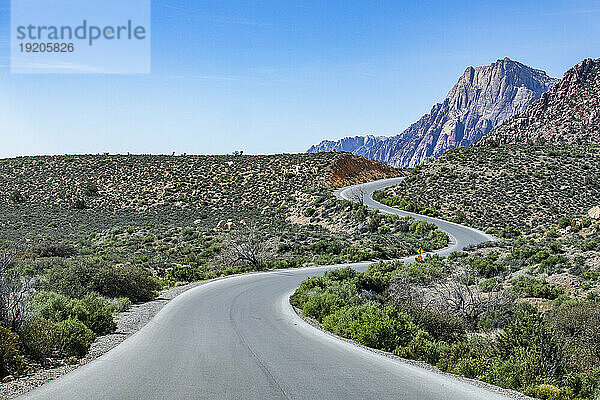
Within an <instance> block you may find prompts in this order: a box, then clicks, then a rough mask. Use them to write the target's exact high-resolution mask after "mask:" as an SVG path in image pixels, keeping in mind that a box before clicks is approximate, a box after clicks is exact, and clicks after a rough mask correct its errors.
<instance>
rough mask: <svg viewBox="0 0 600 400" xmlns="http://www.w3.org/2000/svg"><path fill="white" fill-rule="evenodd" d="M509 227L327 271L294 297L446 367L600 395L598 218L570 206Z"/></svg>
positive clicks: (497, 381)
mask: <svg viewBox="0 0 600 400" xmlns="http://www.w3.org/2000/svg"><path fill="white" fill-rule="evenodd" d="M582 221H583V224H582V223H581V222H582ZM588 222H589V223H588ZM509 236H511V237H507V238H504V239H501V240H499V241H497V242H490V243H486V244H482V245H480V246H477V247H475V248H472V249H468V250H467V251H465V252H457V253H453V254H452V255H451V256H450V257H448V258H439V257H431V256H429V257H426V258H425V259H424V260H422V261H416V262H415V263H412V264H404V263H402V262H379V263H375V264H371V265H370V266H369V267H368V269H367V271H366V272H364V273H358V272H356V271H354V270H353V269H351V268H346V269H340V270H336V271H333V272H329V273H326V274H325V275H324V276H320V277H314V278H309V279H307V280H306V281H305V282H303V283H302V285H301V286H300V287H299V288H298V290H296V292H295V293H294V294H293V295H292V297H291V299H290V301H291V303H292V304H293V305H294V306H295V307H297V308H298V309H299V310H300V311H301V312H302V313H303V314H304V315H305V316H306V317H310V318H313V319H315V320H316V321H318V322H319V323H320V324H321V325H322V327H323V328H324V329H326V330H329V331H331V332H333V333H335V334H337V335H340V336H343V337H346V338H349V339H352V340H354V341H356V342H357V343H360V344H363V345H365V346H369V347H373V348H377V349H381V350H384V351H388V352H391V353H393V354H395V355H398V356H400V357H404V358H408V359H412V360H420V361H424V362H427V363H429V364H432V365H435V366H437V367H438V368H439V369H440V370H442V371H445V372H450V373H453V374H458V375H463V376H466V377H469V378H474V379H479V380H482V381H485V382H488V383H491V384H494V385H498V386H502V387H505V388H510V389H514V390H518V391H521V392H523V393H525V394H527V395H530V396H533V397H537V398H541V399H597V398H598V396H599V395H600V335H599V334H598V332H600V225H599V222H598V221H595V222H594V221H588V219H587V218H586V217H578V218H562V219H561V220H560V222H559V223H558V224H557V225H555V226H552V227H551V228H549V229H548V230H547V231H545V232H544V233H543V234H530V235H522V234H520V233H514V232H513V234H512V235H509Z"/></svg>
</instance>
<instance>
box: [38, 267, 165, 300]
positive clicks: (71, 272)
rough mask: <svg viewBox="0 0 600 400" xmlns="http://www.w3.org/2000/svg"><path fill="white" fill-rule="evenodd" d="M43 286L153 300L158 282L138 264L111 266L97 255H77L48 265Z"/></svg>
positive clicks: (75, 293)
mask: <svg viewBox="0 0 600 400" xmlns="http://www.w3.org/2000/svg"><path fill="white" fill-rule="evenodd" d="M44 287H45V288H46V289H48V290H51V291H55V292H59V293H63V294H65V295H68V296H70V297H76V298H81V297H83V296H85V295H86V294H88V293H90V292H97V293H99V294H101V295H103V296H106V297H113V298H117V297H128V298H129V299H130V300H131V301H133V302H138V301H148V300H152V299H153V298H154V297H155V296H156V293H157V291H158V290H159V289H160V283H159V281H158V280H157V279H156V278H154V277H152V276H151V275H150V273H149V272H148V271H146V270H145V269H142V268H140V267H137V266H133V265H120V266H116V265H114V266H113V265H110V264H109V263H107V262H105V261H102V260H99V259H78V260H67V261H66V262H65V263H64V264H62V265H57V266H55V267H54V268H52V269H50V270H49V271H48V272H47V274H46V279H45V283H44Z"/></svg>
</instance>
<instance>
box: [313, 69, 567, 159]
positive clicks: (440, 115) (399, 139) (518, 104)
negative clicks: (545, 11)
mask: <svg viewBox="0 0 600 400" xmlns="http://www.w3.org/2000/svg"><path fill="white" fill-rule="evenodd" d="M554 82H555V79H553V78H551V77H549V76H548V75H547V74H546V73H545V72H543V71H540V70H536V69H533V68H530V67H527V66H525V65H523V64H521V63H518V62H516V61H512V60H510V59H508V58H505V59H502V60H498V61H496V62H495V63H493V64H492V65H489V66H485V67H477V68H473V67H469V68H467V69H466V70H465V72H464V74H463V75H462V76H461V77H460V79H459V80H458V82H457V83H456V85H454V87H453V88H452V89H451V90H450V92H449V93H448V96H447V97H446V99H445V100H444V101H443V102H442V103H438V104H436V105H434V106H433V108H432V109H431V111H430V113H429V114H427V115H425V116H423V117H422V118H421V119H420V120H419V121H417V122H416V123H414V124H412V125H411V126H410V127H409V128H408V129H406V130H405V131H404V132H403V133H401V134H399V135H397V136H393V137H381V136H380V137H377V136H357V137H352V138H344V139H341V140H339V141H336V142H333V141H323V142H321V143H320V144H319V145H316V146H313V147H311V148H310V149H309V150H308V152H309V153H316V152H321V151H348V152H351V153H354V154H357V155H361V156H364V157H367V158H371V159H374V160H377V161H381V162H384V163H386V164H389V165H391V166H394V167H414V166H416V165H419V164H422V163H424V162H426V161H427V160H429V159H430V158H434V157H438V156H441V155H442V154H444V153H445V152H446V151H448V150H449V149H452V148H454V147H464V146H468V145H470V144H472V143H474V142H475V141H477V140H479V139H480V138H481V137H483V136H484V135H486V134H487V133H488V132H490V131H491V130H492V129H493V128H494V127H496V126H498V125H500V124H501V123H502V122H504V121H505V120H507V119H508V118H510V117H511V116H513V115H515V114H517V113H519V112H521V111H523V110H525V109H526V108H527V107H528V106H529V105H531V104H532V103H533V102H535V101H536V100H538V99H539V98H540V96H541V95H542V94H543V93H545V92H546V91H548V90H549V89H550V88H551V87H552V84H553V83H554Z"/></svg>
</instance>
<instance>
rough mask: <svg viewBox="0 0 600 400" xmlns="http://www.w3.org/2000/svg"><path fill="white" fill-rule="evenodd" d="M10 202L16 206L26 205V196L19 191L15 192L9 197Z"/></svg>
mask: <svg viewBox="0 0 600 400" xmlns="http://www.w3.org/2000/svg"><path fill="white" fill-rule="evenodd" d="M8 200H9V201H10V202H12V203H15V204H21V203H25V196H24V195H23V193H21V191H20V190H19V189H15V190H13V191H12V192H11V193H10V195H9V196H8Z"/></svg>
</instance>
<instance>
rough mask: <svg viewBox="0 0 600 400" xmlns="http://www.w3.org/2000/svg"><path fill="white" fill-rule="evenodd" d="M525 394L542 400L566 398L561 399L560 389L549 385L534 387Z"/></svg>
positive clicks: (543, 384)
mask: <svg viewBox="0 0 600 400" xmlns="http://www.w3.org/2000/svg"><path fill="white" fill-rule="evenodd" d="M525 394H526V395H528V396H535V398H537V399H542V400H561V399H563V398H564V397H561V390H560V389H559V388H557V387H556V386H554V385H550V384H548V383H542V384H540V385H536V386H532V387H530V388H528V389H527V390H526V391H525Z"/></svg>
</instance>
